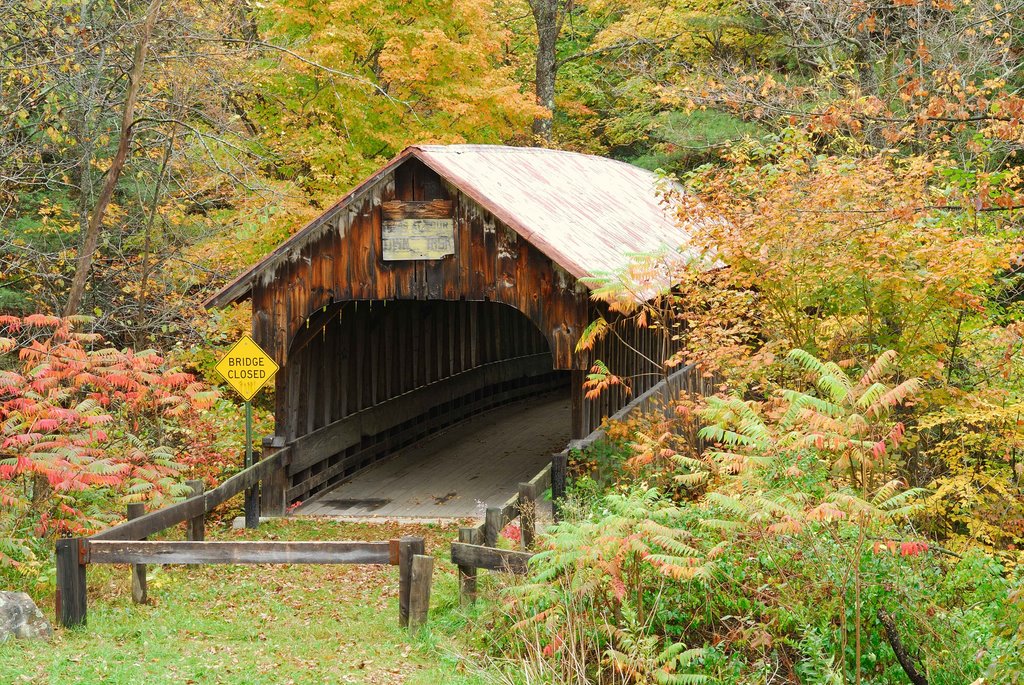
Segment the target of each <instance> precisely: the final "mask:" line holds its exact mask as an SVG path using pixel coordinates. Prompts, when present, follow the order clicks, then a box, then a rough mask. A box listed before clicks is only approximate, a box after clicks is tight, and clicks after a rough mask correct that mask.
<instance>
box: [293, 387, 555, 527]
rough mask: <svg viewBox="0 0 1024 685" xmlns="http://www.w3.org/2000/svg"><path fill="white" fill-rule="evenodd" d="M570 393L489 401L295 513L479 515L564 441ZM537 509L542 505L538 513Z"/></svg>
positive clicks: (364, 516) (414, 516) (424, 516)
mask: <svg viewBox="0 0 1024 685" xmlns="http://www.w3.org/2000/svg"><path fill="white" fill-rule="evenodd" d="M568 440H569V397H568V393H564V392H559V393H551V394H545V395H539V396H537V397H534V398H531V399H530V400H525V401H523V402H517V403H514V404H510V405H508V406H505V407H500V408H498V409H493V410H491V411H489V412H487V413H485V414H481V415H479V416H475V417H473V418H471V419H468V420H466V421H464V422H462V423H460V424H458V425H455V426H452V427H450V428H448V429H446V430H444V431H442V432H440V433H438V434H437V435H433V436H431V437H429V438H426V439H425V440H422V441H420V442H419V443H417V444H415V445H413V446H411V447H407V448H406V449H404V450H402V451H401V452H399V453H397V454H395V455H394V456H392V457H391V458H389V459H388V460H386V461H384V462H382V463H380V464H377V465H375V466H372V467H370V468H369V469H367V470H366V471H364V472H363V473H360V474H358V475H356V476H355V477H354V478H352V479H351V480H349V481H346V482H344V483H341V484H340V485H338V486H337V487H335V488H333V489H331V490H328V491H326V492H323V493H320V494H317V495H315V496H314V497H313V498H312V499H310V500H308V501H307V502H305V503H303V504H302V506H300V507H299V508H298V509H297V510H296V511H295V513H296V514H299V515H306V516H343V517H346V518H349V517H351V518H358V519H368V518H403V519H445V518H459V519H461V518H468V517H482V516H483V513H484V509H485V508H486V507H488V506H496V505H499V504H501V503H503V502H504V501H505V500H506V499H508V498H509V497H511V496H512V495H513V494H514V493H515V492H516V489H517V487H518V484H519V482H521V481H526V480H529V479H530V478H532V477H533V476H534V474H536V473H537V472H538V471H540V470H541V469H542V468H543V467H544V465H545V464H546V463H548V462H549V461H550V460H551V455H552V454H554V453H555V452H559V451H561V450H562V449H564V448H565V445H566V443H567V442H568ZM542 515H543V513H542Z"/></svg>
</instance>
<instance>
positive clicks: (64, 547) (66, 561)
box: [56, 538, 86, 628]
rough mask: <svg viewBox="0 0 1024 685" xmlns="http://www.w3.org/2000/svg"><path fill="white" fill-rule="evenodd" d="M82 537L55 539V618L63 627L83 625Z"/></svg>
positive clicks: (83, 572) (84, 600)
mask: <svg viewBox="0 0 1024 685" xmlns="http://www.w3.org/2000/svg"><path fill="white" fill-rule="evenodd" d="M83 544H84V541H83V539H82V538H68V539H64V540H57V597H56V614H57V620H58V621H60V624H61V625H62V626H64V627H65V628H71V627H73V626H79V625H85V614H86V599H85V597H86V595H85V564H83V563H82V561H83V558H82V556H83V554H82V552H83Z"/></svg>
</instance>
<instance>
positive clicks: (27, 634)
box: [0, 592, 53, 643]
mask: <svg viewBox="0 0 1024 685" xmlns="http://www.w3.org/2000/svg"><path fill="white" fill-rule="evenodd" d="M12 637H14V638H22V639H42V640H49V639H50V638H51V637H53V627H52V626H50V622H49V621H47V620H46V617H45V616H43V612H41V611H39V607H37V606H36V603H35V602H33V601H32V598H31V597H29V596H28V595H26V594H25V593H24V592H0V643H3V642H7V640H9V639H10V638H12Z"/></svg>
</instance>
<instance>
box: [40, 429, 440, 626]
mask: <svg viewBox="0 0 1024 685" xmlns="http://www.w3.org/2000/svg"><path fill="white" fill-rule="evenodd" d="M288 456H289V450H288V449H287V448H285V449H281V450H278V451H277V452H275V453H274V454H273V455H271V456H269V457H267V458H266V459H263V460H261V461H259V462H257V463H256V464H254V465H252V466H250V467H249V468H247V469H245V470H244V471H242V472H241V473H238V474H236V475H234V476H232V477H231V478H229V479H227V480H226V481H224V482H223V483H222V484H221V485H219V486H218V487H216V488H214V489H213V490H210V491H209V492H204V485H203V483H202V481H188V485H189V486H190V487H191V488H192V496H191V497H189V498H188V499H186V500H185V501H184V502H179V503H178V504H173V505H171V506H169V507H165V508H163V509H158V510H157V511H153V512H150V513H148V514H146V513H145V511H144V506H143V505H141V504H132V505H130V506H129V507H128V520H127V521H126V522H125V523H122V524H121V525H119V526H114V527H113V528H109V529H107V530H104V531H101V532H100V533H97V534H96V535H93V536H92V537H88V538H71V539H64V540H58V541H57V593H56V598H55V604H56V614H57V620H58V621H59V622H60V623H61V625H63V626H64V627H72V626H79V625H84V624H85V622H86V614H87V606H86V604H87V603H86V597H87V594H86V568H87V567H88V565H89V564H130V565H131V574H132V600H133V601H134V602H136V603H138V604H141V603H144V602H145V601H146V599H147V597H146V590H147V588H146V565H147V564H388V565H392V566H394V565H397V566H398V567H399V622H400V624H401V625H402V626H406V625H409V616H410V611H411V612H412V613H413V614H414V615H415V617H416V623H415V625H417V626H419V625H422V624H423V622H424V621H425V620H426V616H427V611H428V609H429V602H430V587H429V585H430V576H431V574H432V572H433V566H430V567H429V568H428V567H427V566H425V562H423V561H420V562H419V571H418V572H417V573H416V574H415V577H414V573H413V561H414V558H415V557H416V555H422V554H423V553H424V551H425V546H424V540H423V538H421V537H410V538H402V539H401V540H390V541H386V542H351V541H317V542H293V541H253V542H235V541H230V542H207V541H205V540H204V538H205V524H204V521H205V517H206V514H208V513H209V512H210V511H212V510H213V509H214V508H215V507H217V506H219V505H220V504H222V503H224V502H225V501H226V500H228V499H230V498H231V497H234V496H235V495H237V494H239V493H240V492H242V491H244V490H250V489H252V488H255V487H257V486H258V485H259V484H260V482H261V481H262V480H264V479H266V478H271V477H273V476H274V475H275V474H278V473H281V472H283V471H284V468H285V465H286V464H287V460H288ZM182 523H184V524H186V537H187V538H188V539H187V540H186V541H162V540H161V541H154V540H147V539H146V538H147V537H149V536H150V535H154V534H156V533H159V532H160V531H163V530H166V529H167V528H170V527H171V526H175V525H178V524H182ZM424 584H426V587H424Z"/></svg>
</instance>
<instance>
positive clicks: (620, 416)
mask: <svg viewBox="0 0 1024 685" xmlns="http://www.w3.org/2000/svg"><path fill="white" fill-rule="evenodd" d="M716 390H717V379H715V378H705V377H704V376H702V375H700V374H699V372H698V370H697V368H696V367H695V366H694V365H690V366H686V367H683V368H682V369H679V370H678V371H676V372H675V373H672V374H671V375H669V376H667V377H666V378H664V379H663V380H661V381H660V382H659V383H657V384H656V385H654V386H653V387H652V388H651V389H650V390H648V391H647V392H645V393H643V394H642V395H640V396H638V397H636V398H635V399H634V400H632V401H631V402H630V403H629V404H627V405H626V406H624V407H623V408H622V409H620V410H619V411H617V412H616V413H615V414H614V415H612V416H611V417H609V418H610V420H615V421H621V420H624V419H626V418H627V417H628V416H629V415H630V414H632V413H633V412H635V411H643V412H647V411H653V410H661V411H664V412H666V415H667V414H668V412H669V411H671V410H672V408H673V407H674V403H673V400H675V399H676V398H677V397H678V396H679V394H680V393H682V392H688V393H691V394H700V395H709V394H713V393H714V392H715V391H716ZM604 434H605V433H604V429H603V428H598V429H597V430H595V431H593V432H592V433H590V434H589V435H587V436H586V437H585V438H583V439H581V440H573V441H571V442H570V443H569V446H568V447H567V448H566V449H564V450H562V451H561V452H559V453H558V454H555V455H553V456H552V458H551V463H550V464H548V465H546V466H545V467H544V468H543V469H542V470H541V471H540V473H538V474H537V475H536V476H534V477H533V478H532V479H530V480H529V481H528V482H526V483H520V484H519V491H518V493H517V494H516V495H514V496H513V497H512V498H510V499H509V500H507V501H506V502H505V503H504V504H502V505H501V506H499V507H489V508H487V510H486V511H485V514H484V522H483V523H481V524H480V525H478V526H475V527H469V528H460V529H459V541H458V542H453V543H452V547H451V560H452V563H453V564H455V565H456V566H458V567H459V594H460V597H461V599H462V601H463V602H464V603H466V602H473V601H475V599H476V580H477V569H481V568H483V569H488V570H492V571H504V572H507V573H518V574H523V573H526V571H527V564H528V562H529V560H530V557H532V556H533V554H532V553H531V552H530V551H529V550H530V549H531V548H532V546H533V542H534V539H535V537H536V533H537V529H536V526H537V518H536V511H537V500H538V497H539V496H540V495H541V494H543V493H544V491H545V490H547V489H548V488H549V487H550V488H551V501H552V511H553V514H554V519H555V521H556V522H557V521H558V520H559V518H560V516H561V511H560V506H559V503H560V501H561V500H562V499H563V498H564V497H565V494H566V488H567V485H568V462H569V453H570V452H571V451H572V450H580V449H586V448H587V447H590V446H591V445H593V444H594V443H595V442H597V441H598V440H599V439H601V438H603V437H604ZM692 439H696V434H694V436H692ZM516 518H519V519H520V529H521V531H522V537H521V544H520V547H521V549H520V550H519V551H515V550H505V549H498V548H497V542H498V535H499V533H500V531H501V530H503V529H504V528H505V526H507V525H508V524H509V523H511V522H512V521H514V520H515V519H516Z"/></svg>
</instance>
